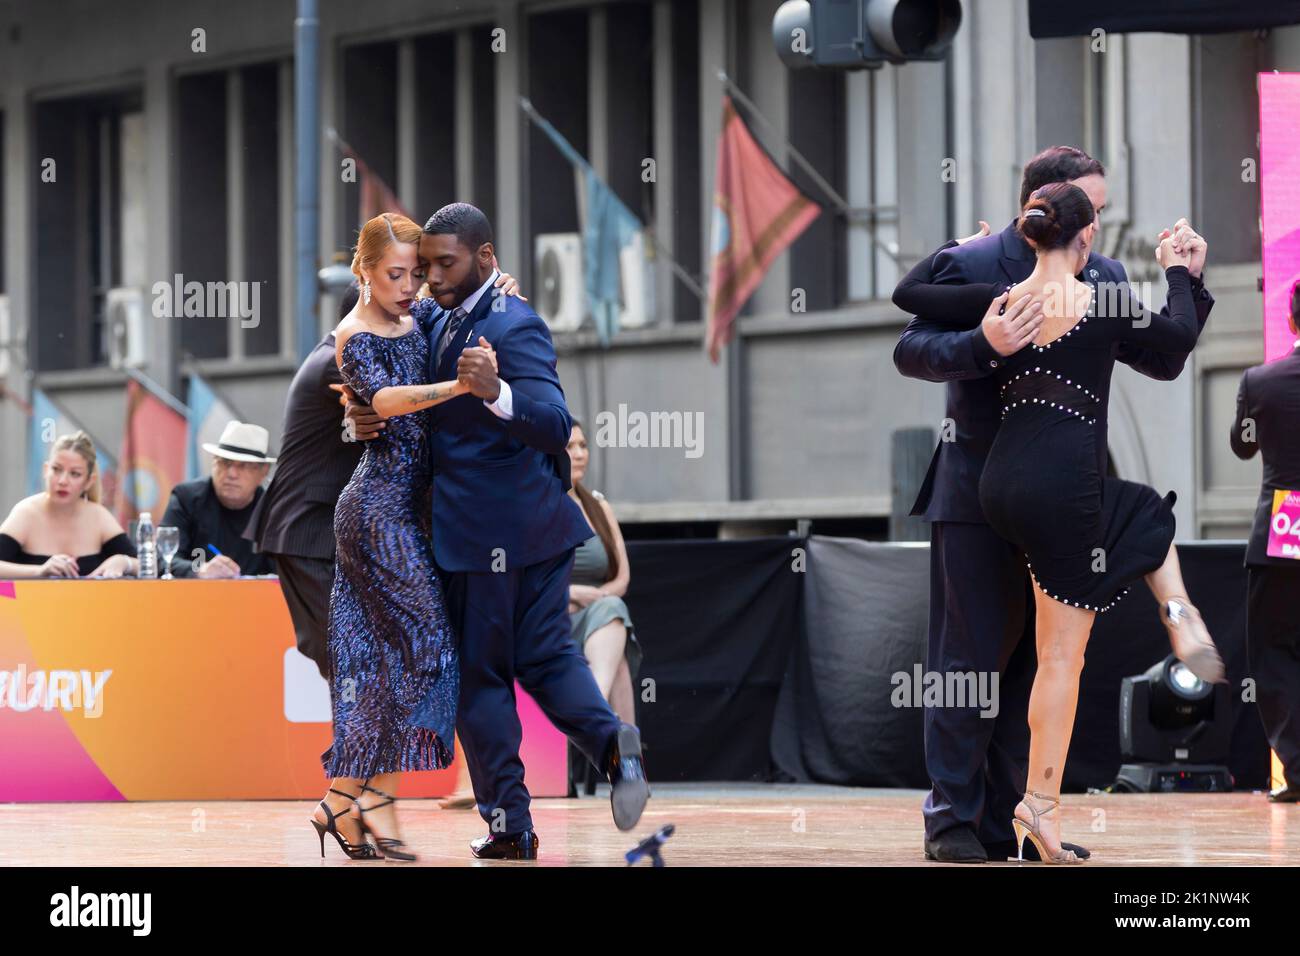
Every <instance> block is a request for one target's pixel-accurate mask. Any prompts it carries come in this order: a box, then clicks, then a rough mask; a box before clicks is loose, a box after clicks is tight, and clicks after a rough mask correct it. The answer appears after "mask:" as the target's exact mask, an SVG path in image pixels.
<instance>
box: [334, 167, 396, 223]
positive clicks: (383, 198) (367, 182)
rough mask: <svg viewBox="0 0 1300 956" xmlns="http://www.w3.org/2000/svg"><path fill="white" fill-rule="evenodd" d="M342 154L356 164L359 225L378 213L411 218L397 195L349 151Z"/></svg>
mask: <svg viewBox="0 0 1300 956" xmlns="http://www.w3.org/2000/svg"><path fill="white" fill-rule="evenodd" d="M343 152H344V153H345V154H346V155H347V156H348V157H349V158H351V159H352V160H353V161H354V162H355V163H356V164H357V177H358V180H359V182H360V183H361V225H363V226H364V225H365V224H366V223H368V222H369V221H370V220H371V219H374V218H375V217H376V216H378V215H379V214H380V213H385V212H395V213H400V214H401V215H403V216H405V217H406V218H407V219H411V218H412V216H411V214H410V213H409V212H407V211H406V207H405V206H403V205H402V203H401V201H400V200H399V199H398V198H397V193H395V192H393V191H392V190H391V189H389V188H388V183H386V182H384V180H383V177H381V176H379V175H378V174H377V173H376V172H375V171H374V170H373V169H371V168H370V167H369V166H367V165H366V164H365V161H364V160H363V159H362V158H361V157H360V156H358V155H357V154H356V153H354V152H353V151H352V150H351V149H347V148H344V150H343Z"/></svg>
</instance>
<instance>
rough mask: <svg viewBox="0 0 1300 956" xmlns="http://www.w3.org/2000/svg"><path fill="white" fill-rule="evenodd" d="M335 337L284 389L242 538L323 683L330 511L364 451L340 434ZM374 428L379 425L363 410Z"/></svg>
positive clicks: (350, 301) (348, 306) (351, 289)
mask: <svg viewBox="0 0 1300 956" xmlns="http://www.w3.org/2000/svg"><path fill="white" fill-rule="evenodd" d="M359 295H360V291H359V289H358V287H357V283H356V282H355V281H354V282H352V284H351V285H350V286H348V288H347V290H346V291H345V292H344V294H343V299H342V301H341V302H340V303H339V319H340V320H342V318H343V317H344V316H346V315H347V314H348V313H349V312H351V311H352V307H353V306H355V305H356V304H357V297H358V296H359ZM342 383H343V376H342V375H341V374H340V372H339V367H338V362H337V359H336V357H335V342H334V333H333V332H330V333H329V334H327V335H326V336H325V337H324V338H323V339H321V340H320V341H319V342H317V343H316V347H315V348H313V349H312V350H311V353H310V354H309V355H308V356H307V358H306V359H304V360H303V363H302V366H301V367H300V368H299V369H298V372H297V374H295V375H294V377H293V382H292V383H291V384H290V385H289V394H288V397H287V399H286V401H285V410H284V429H283V432H282V434H281V438H280V461H279V465H278V466H277V467H276V469H275V476H274V477H273V478H272V479H271V484H270V487H268V488H267V489H266V494H265V495H263V496H262V500H261V502H260V503H259V507H258V508H257V510H256V511H255V512H254V514H253V517H252V520H250V521H249V522H248V530H247V531H246V532H245V533H244V537H246V538H248V539H250V540H252V541H255V542H256V543H257V549H258V550H259V551H261V552H265V553H266V554H268V555H269V556H270V558H271V560H272V561H273V562H274V564H275V572H276V574H278V575H279V577H280V590H281V591H283V592H284V601H285V604H287V605H288V606H289V616H290V618H292V620H293V629H294V633H295V634H296V635H297V641H298V650H299V651H301V652H302V654H303V655H304V656H306V657H309V658H311V659H312V660H313V661H314V662H315V663H316V668H317V670H319V671H320V673H321V676H322V677H324V678H325V679H326V680H328V679H329V638H328V625H329V609H330V591H331V590H332V589H333V587H334V505H335V502H337V501H338V499H339V495H340V494H342V493H343V488H344V486H346V485H347V483H348V481H349V479H351V477H352V472H353V471H355V470H356V467H357V462H359V461H360V460H361V454H362V452H363V451H364V450H365V444H364V443H363V442H360V441H354V440H350V439H351V435H350V434H348V433H347V432H346V431H345V429H344V422H343V412H342V409H341V408H340V407H339V401H338V398H339V397H338V394H337V393H336V392H334V391H331V389H330V385H342ZM361 414H368V415H369V416H370V418H371V419H372V420H373V421H372V424H373V425H374V427H376V428H382V427H383V424H382V420H381V419H380V418H379V416H378V415H375V414H374V413H373V412H372V411H370V410H368V409H367V410H366V411H365V412H363V413H361Z"/></svg>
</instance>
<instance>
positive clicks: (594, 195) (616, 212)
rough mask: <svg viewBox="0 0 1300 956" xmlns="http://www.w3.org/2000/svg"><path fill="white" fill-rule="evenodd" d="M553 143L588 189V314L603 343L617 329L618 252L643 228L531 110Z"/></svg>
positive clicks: (585, 253) (585, 232)
mask: <svg viewBox="0 0 1300 956" xmlns="http://www.w3.org/2000/svg"><path fill="white" fill-rule="evenodd" d="M530 116H531V117H532V119H533V121H534V122H535V123H536V124H537V125H538V126H539V127H540V128H541V130H542V132H544V133H545V134H546V135H547V136H549V137H550V138H551V141H552V142H553V143H555V145H556V147H557V148H558V149H559V150H560V152H561V153H563V154H564V156H565V158H566V159H568V161H569V162H571V163H573V165H574V166H576V167H577V168H578V171H579V172H580V173H581V174H582V179H583V184H584V186H585V187H586V191H587V223H586V228H585V229H584V230H583V236H582V264H583V273H584V279H585V283H584V284H585V285H586V288H587V299H588V301H589V302H590V304H591V318H592V321H593V322H594V323H595V324H596V336H597V338H599V339H600V342H601V344H602V345H607V344H609V340H610V338H612V337H613V335H614V333H615V332H617V331H618V306H619V288H620V285H621V282H620V278H621V273H620V258H619V257H620V256H621V254H622V252H623V249H624V248H625V247H627V246H628V245H629V244H631V243H632V242H633V240H635V238H636V235H637V233H638V232H640V231H641V229H642V224H641V220H640V219H638V218H637V217H636V215H635V214H634V213H633V212H632V210H630V209H628V208H627V206H625V205H624V204H623V201H622V200H621V199H619V198H618V196H616V195H615V194H614V191H613V190H612V189H610V188H609V185H608V184H607V183H606V182H605V181H604V180H603V179H601V178H600V177H599V176H597V175H596V171H595V170H594V169H592V168H591V164H590V163H588V162H587V161H586V160H585V159H584V158H583V157H582V155H581V154H580V153H579V152H578V151H577V150H576V149H574V148H573V146H572V144H570V143H569V141H568V140H567V139H565V138H564V137H563V136H562V135H560V131H559V130H557V129H556V128H555V127H554V126H552V125H551V124H550V123H549V122H548V121H547V120H545V119H542V117H541V116H540V115H538V114H537V113H536V112H532V113H530Z"/></svg>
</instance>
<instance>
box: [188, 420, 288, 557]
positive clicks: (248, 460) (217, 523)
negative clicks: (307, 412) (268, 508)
mask: <svg viewBox="0 0 1300 956" xmlns="http://www.w3.org/2000/svg"><path fill="white" fill-rule="evenodd" d="M269 440H270V436H269V434H268V433H267V430H266V429H265V428H263V427H262V426H261V425H250V424H248V423H246V422H236V421H231V422H227V423H226V427H225V428H224V429H223V430H222V432H221V438H220V439H219V440H218V441H217V443H216V444H215V445H214V444H212V442H204V443H203V450H204V451H206V452H207V453H208V454H210V455H211V456H212V475H211V477H208V478H197V479H195V480H194V481H187V482H184V483H182V484H179V485H177V486H176V487H174V488H173V489H172V496H171V501H169V502H168V503H167V513H166V514H164V515H163V520H162V526H171V527H175V528H177V529H178V530H179V532H180V534H179V538H180V546H179V547H178V548H177V549H176V560H175V561H174V562H173V563H172V574H174V575H175V576H176V577H178V578H188V577H196V578H237V577H239V576H240V575H241V574H242V575H254V574H270V573H272V567H271V562H270V560H269V559H268V558H267V556H266V555H264V554H257V553H254V550H253V543H252V542H251V541H247V540H245V539H244V538H243V537H242V535H243V533H244V528H245V527H246V526H247V525H248V519H249V517H250V516H251V515H252V514H253V510H254V509H255V508H256V507H257V503H258V501H260V500H261V497H262V495H263V494H264V493H265V490H264V489H263V488H262V482H263V481H264V480H265V479H266V473H267V472H268V471H269V470H270V467H271V465H272V464H273V463H274V462H275V459H274V458H271V457H269V456H268V455H267V447H268V445H269Z"/></svg>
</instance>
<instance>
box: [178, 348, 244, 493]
mask: <svg viewBox="0 0 1300 956" xmlns="http://www.w3.org/2000/svg"><path fill="white" fill-rule="evenodd" d="M189 406H190V411H189V416H188V418H189V440H188V441H187V442H186V454H185V478H186V480H187V481H193V480H194V479H195V478H205V477H207V475H208V474H209V472H210V470H211V467H212V456H211V455H209V454H208V453H207V452H206V451H204V450H203V449H202V448H201V447H200V446H201V445H202V444H203V443H204V442H209V443H210V444H213V445H216V444H218V443H219V442H220V441H221V431H222V429H224V428H225V427H226V423H227V422H229V421H232V420H234V421H243V418H241V417H240V415H239V413H238V412H236V411H235V409H234V406H232V405H231V404H230V403H229V402H227V401H226V400H225V399H224V398H223V397H222V396H221V395H220V394H219V393H218V392H217V390H216V389H214V388H213V387H212V386H211V385H209V384H208V383H207V382H206V381H204V379H203V378H202V377H201V376H199V375H197V374H195V373H194V372H191V373H190V392H189Z"/></svg>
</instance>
